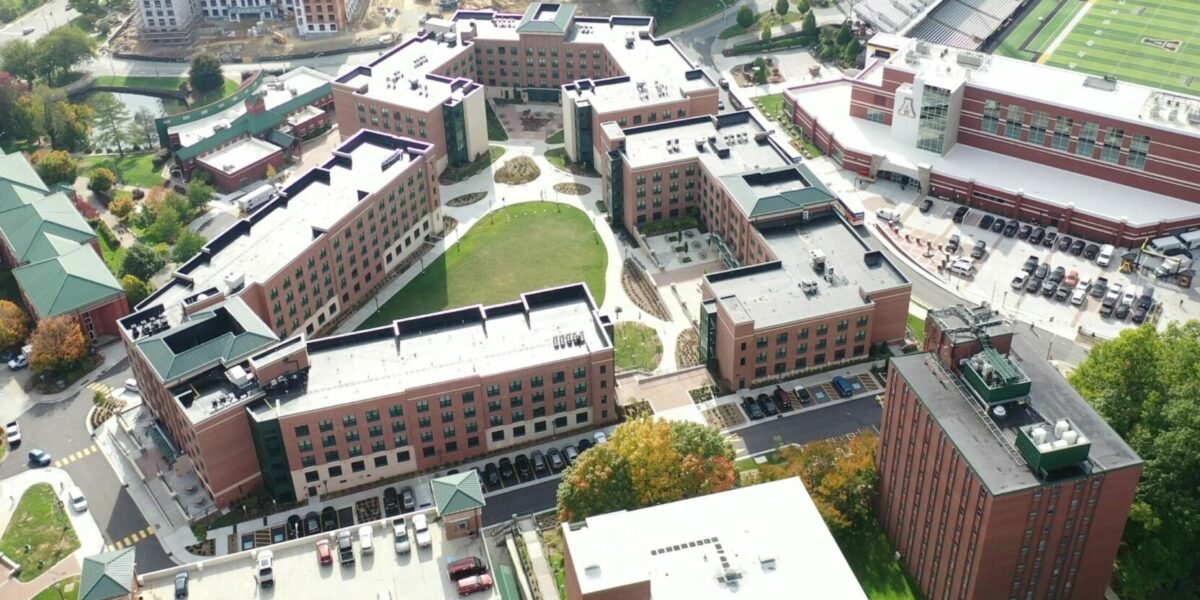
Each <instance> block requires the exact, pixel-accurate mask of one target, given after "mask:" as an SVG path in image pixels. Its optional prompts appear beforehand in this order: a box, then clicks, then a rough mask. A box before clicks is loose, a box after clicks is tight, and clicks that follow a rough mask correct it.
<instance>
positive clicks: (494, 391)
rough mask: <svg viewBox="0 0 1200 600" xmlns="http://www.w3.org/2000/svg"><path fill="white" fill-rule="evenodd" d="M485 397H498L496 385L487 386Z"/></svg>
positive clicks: (498, 388) (498, 391) (498, 387)
mask: <svg viewBox="0 0 1200 600" xmlns="http://www.w3.org/2000/svg"><path fill="white" fill-rule="evenodd" d="M487 395H488V397H491V396H499V395H500V386H498V385H489V386H488V387H487Z"/></svg>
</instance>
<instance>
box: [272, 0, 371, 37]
mask: <svg viewBox="0 0 1200 600" xmlns="http://www.w3.org/2000/svg"><path fill="white" fill-rule="evenodd" d="M369 4H370V2H367V1H366V0H295V1H294V3H293V4H292V6H291V8H292V9H293V10H294V12H295V17H296V28H297V29H298V30H299V31H300V35H301V36H303V37H320V36H328V35H336V34H338V33H340V32H341V33H344V32H347V31H349V27H350V23H351V22H352V21H354V20H357V19H359V18H361V17H362V14H363V11H365V10H366V8H367V6H368V5H369Z"/></svg>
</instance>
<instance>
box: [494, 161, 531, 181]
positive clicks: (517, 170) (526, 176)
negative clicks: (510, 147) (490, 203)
mask: <svg viewBox="0 0 1200 600" xmlns="http://www.w3.org/2000/svg"><path fill="white" fill-rule="evenodd" d="M541 174H542V170H541V169H540V168H538V166H537V163H535V162H533V159H532V158H530V157H528V156H518V157H516V158H511V159H509V160H508V161H507V162H505V163H504V166H503V167H500V169H499V170H497V171H496V174H495V176H494V177H493V180H494V181H495V182H496V183H506V184H508V185H523V184H526V183H529V182H531V181H533V180H535V179H537V178H538V177H540V176H541Z"/></svg>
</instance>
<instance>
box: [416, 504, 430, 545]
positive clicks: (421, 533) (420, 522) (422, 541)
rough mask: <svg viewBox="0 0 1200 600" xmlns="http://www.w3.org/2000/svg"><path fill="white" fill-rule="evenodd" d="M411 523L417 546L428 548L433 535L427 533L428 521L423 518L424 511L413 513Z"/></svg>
mask: <svg viewBox="0 0 1200 600" xmlns="http://www.w3.org/2000/svg"><path fill="white" fill-rule="evenodd" d="M412 523H413V531H414V532H415V533H416V537H417V547H419V548H428V547H429V546H430V545H432V544H433V535H432V534H430V533H429V521H428V520H427V519H426V518H425V513H420V514H415V515H413V516H412Z"/></svg>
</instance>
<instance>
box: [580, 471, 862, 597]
mask: <svg viewBox="0 0 1200 600" xmlns="http://www.w3.org/2000/svg"><path fill="white" fill-rule="evenodd" d="M748 507H759V508H762V509H763V510H753V509H748ZM771 507H774V509H772V508H771ZM785 507H786V508H785ZM561 527H562V532H563V548H564V553H565V557H566V576H567V598H568V599H569V600H598V599H602V598H603V599H608V598H621V599H622V600H643V599H644V600H649V599H650V598H654V600H674V599H679V600H692V599H696V598H705V599H720V598H738V599H740V600H775V599H778V598H831V599H832V598H837V599H838V600H855V599H859V598H863V599H865V598H866V594H864V593H863V590H862V586H860V585H859V583H858V580H857V579H855V577H854V572H853V571H851V570H850V565H848V564H847V563H846V559H845V558H844V557H843V556H842V552H841V550H840V549H839V548H838V545H837V542H836V541H834V539H833V535H832V534H830V532H829V528H828V527H826V525H825V521H824V519H822V518H821V514H820V512H818V510H817V506H816V504H814V503H813V501H812V498H811V497H810V496H809V494H808V490H806V489H805V487H804V484H803V483H802V482H801V481H800V479H799V478H798V477H794V478H791V479H783V480H780V481H773V482H770V483H763V484H759V485H752V486H749V487H743V488H738V489H734V490H730V491H728V492H722V493H719V494H710V495H708V496H700V497H698V498H691V499H689V500H681V501H679V502H672V503H670V504H663V505H659V506H654V507H650V508H643V509H640V510H634V511H620V512H614V513H608V514H604V515H598V516H595V517H590V518H588V519H587V520H585V521H583V522H579V523H565V524H563V525H562V526H561Z"/></svg>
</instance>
